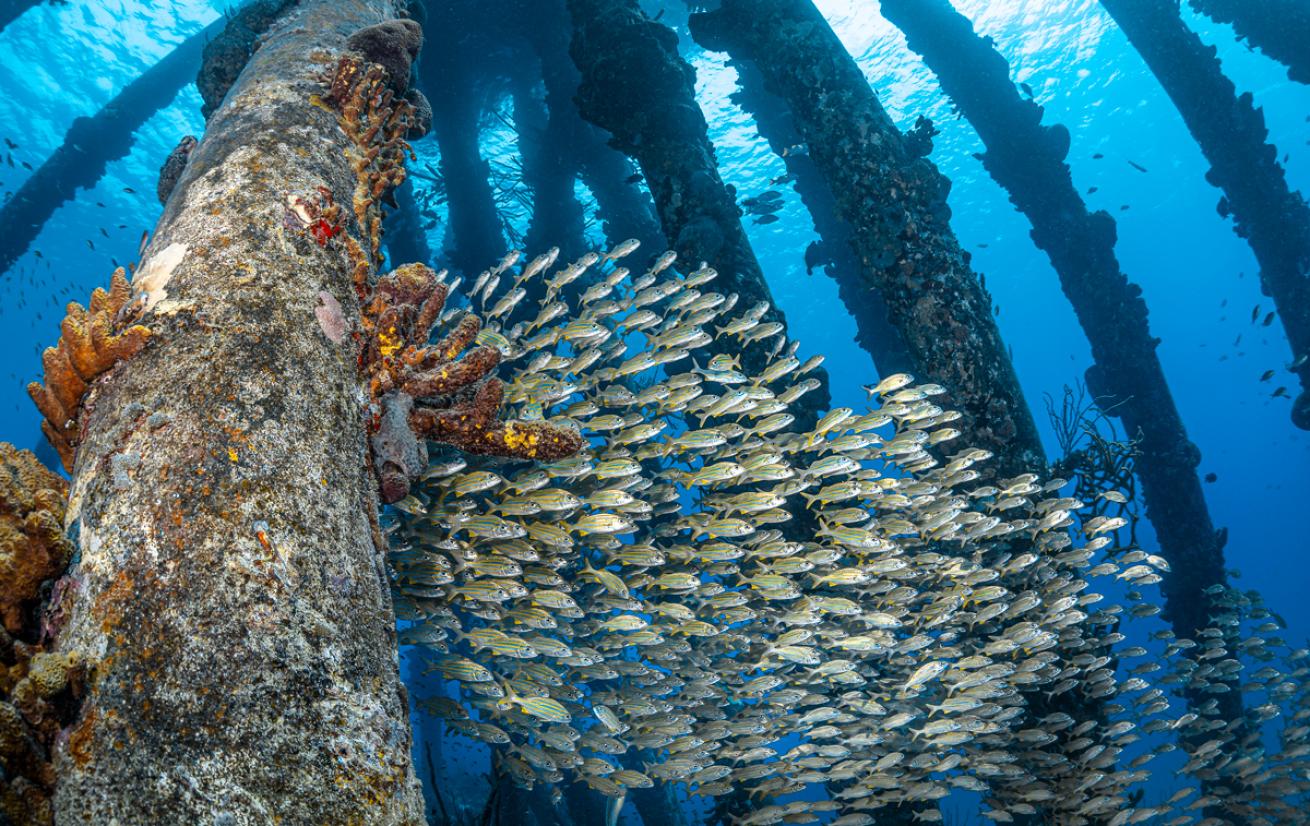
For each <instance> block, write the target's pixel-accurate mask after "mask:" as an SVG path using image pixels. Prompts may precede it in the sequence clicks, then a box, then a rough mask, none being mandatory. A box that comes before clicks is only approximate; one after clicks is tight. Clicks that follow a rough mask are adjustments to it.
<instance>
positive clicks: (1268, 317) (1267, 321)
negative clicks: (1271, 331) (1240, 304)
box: [1260, 310, 1276, 327]
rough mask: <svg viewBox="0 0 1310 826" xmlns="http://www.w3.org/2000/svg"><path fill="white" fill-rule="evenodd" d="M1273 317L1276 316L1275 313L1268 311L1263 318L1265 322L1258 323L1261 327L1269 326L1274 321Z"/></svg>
mask: <svg viewBox="0 0 1310 826" xmlns="http://www.w3.org/2000/svg"><path fill="white" fill-rule="evenodd" d="M1275 315H1276V313H1275V312H1274V311H1273V310H1270V311H1269V314H1268V315H1266V316H1265V320H1264V321H1262V322H1260V326H1261V327H1268V326H1269V325H1270V324H1272V323H1273V321H1274V316H1275Z"/></svg>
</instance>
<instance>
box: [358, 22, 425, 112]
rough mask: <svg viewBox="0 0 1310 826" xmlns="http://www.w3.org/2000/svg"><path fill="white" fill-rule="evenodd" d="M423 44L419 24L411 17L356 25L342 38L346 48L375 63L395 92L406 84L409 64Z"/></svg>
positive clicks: (407, 83)
mask: <svg viewBox="0 0 1310 826" xmlns="http://www.w3.org/2000/svg"><path fill="white" fill-rule="evenodd" d="M422 46H423V27H422V26H420V25H419V24H418V23H417V22H415V21H413V20H404V19H402V20H387V21H384V22H382V23H379V24H377V25H376V26H369V27H368V28H364V29H360V30H359V31H357V32H355V33H354V34H352V35H351V36H350V37H349V38H348V39H347V40H346V48H347V49H350V50H351V51H353V52H359V53H360V54H362V55H364V57H365V58H367V59H368V61H369V62H371V63H377V64H379V65H380V66H381V67H382V68H383V69H385V70H386V73H387V81H388V83H389V85H390V86H391V88H392V89H394V90H395V92H396V94H398V95H403V94H404V93H405V91H406V89H408V88H409V74H410V67H411V66H413V65H414V60H415V58H417V57H418V52H419V49H420V48H422Z"/></svg>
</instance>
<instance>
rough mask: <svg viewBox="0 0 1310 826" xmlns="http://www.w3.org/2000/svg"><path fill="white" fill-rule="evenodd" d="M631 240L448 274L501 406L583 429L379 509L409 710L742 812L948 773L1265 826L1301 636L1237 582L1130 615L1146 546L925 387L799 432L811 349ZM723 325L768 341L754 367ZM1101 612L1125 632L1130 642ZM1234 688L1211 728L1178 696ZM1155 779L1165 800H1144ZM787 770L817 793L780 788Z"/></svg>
mask: <svg viewBox="0 0 1310 826" xmlns="http://www.w3.org/2000/svg"><path fill="white" fill-rule="evenodd" d="M636 246H637V245H636V242H635V241H633V242H625V243H623V244H620V245H618V246H617V247H616V248H615V249H613V250H611V251H609V252H608V253H604V254H598V253H588V254H587V255H585V256H583V257H582V258H581V259H580V260H578V261H576V262H573V263H571V264H568V265H567V266H564V267H562V268H560V269H558V270H557V271H555V272H554V273H549V272H548V271H550V270H551V268H552V267H553V266H554V265H555V258H556V256H557V251H554V250H552V251H551V252H548V253H546V254H544V255H542V256H539V257H537V258H535V259H533V260H531V261H529V262H528V263H526V264H524V265H519V258H520V256H519V254H518V253H511V254H509V255H508V256H506V258H505V259H504V260H503V261H501V262H500V264H499V265H498V266H497V267H495V268H493V269H490V270H487V271H485V272H484V273H482V275H481V276H480V277H478V278H477V279H476V280H475V282H474V283H473V284H472V285H471V286H472V289H471V290H470V291H469V292H468V295H469V298H470V306H469V308H468V310H467V311H473V309H474V308H477V309H478V311H479V314H480V315H481V316H482V318H483V319H484V321H485V322H486V326H485V327H484V329H483V330H482V332H481V334H480V335H479V343H481V344H488V345H492V346H495V347H498V348H499V349H500V350H501V351H502V353H503V355H504V365H505V368H506V380H507V389H506V406H507V407H508V408H509V410H508V411H507V415H513V416H516V417H518V418H523V419H534V418H538V419H540V418H544V419H548V420H550V421H552V422H554V423H556V424H562V425H572V426H574V427H576V428H578V429H579V430H580V431H581V432H582V433H583V434H584V435H585V436H586V437H587V438H588V440H589V443H590V447H589V448H588V449H586V450H585V451H584V452H583V453H581V454H579V455H577V456H574V457H572V458H570V459H567V460H565V461H562V462H558V463H556V464H548V465H534V464H530V463H525V462H507V461H505V460H497V459H494V458H487V457H472V456H462V455H459V454H454V453H451V452H449V451H447V452H444V453H443V452H440V451H439V450H434V451H433V454H432V455H433V460H432V464H431V466H430V467H429V469H428V471H427V473H426V475H425V477H424V478H423V479H422V480H421V482H420V483H419V484H418V485H416V487H415V492H414V493H413V494H412V495H411V496H409V497H407V498H406V499H404V500H402V501H401V502H399V503H397V505H396V512H395V513H394V514H393V515H392V519H391V521H390V522H389V524H388V526H387V529H388V532H389V535H390V541H391V545H392V549H393V550H392V553H391V557H390V562H391V568H392V576H393V584H394V587H395V592H396V606H397V615H398V617H399V618H400V619H401V620H402V629H401V631H400V643H401V644H402V645H416V646H422V647H425V648H427V649H428V650H429V651H430V652H431V653H432V655H433V656H434V657H435V660H434V662H435V664H436V665H435V667H436V669H437V670H438V671H439V673H440V675H441V676H442V677H443V678H445V679H446V680H450V681H453V682H454V684H455V685H457V691H455V692H453V696H452V697H447V698H440V697H439V698H432V699H428V700H426V701H424V703H423V707H424V708H425V709H426V710H427V711H429V712H432V713H434V714H437V715H440V716H441V717H443V718H445V720H446V722H447V724H448V725H449V727H450V728H451V729H452V730H454V731H455V732H458V733H460V734H463V735H466V736H468V737H470V738H474V739H477V740H480V741H483V742H486V743H488V744H491V745H492V746H493V748H496V749H498V750H499V759H500V760H501V761H502V763H501V764H502V766H503V767H504V769H505V770H506V771H508V772H509V773H510V774H511V775H512V776H513V778H514V779H515V781H516V782H518V783H520V784H522V785H525V786H531V785H533V784H535V783H546V784H550V785H551V786H552V787H553V788H556V789H558V788H559V786H560V784H562V783H564V782H566V781H581V782H584V783H586V784H587V785H589V786H590V787H591V788H593V789H595V790H596V791H598V792H599V793H601V794H603V795H606V796H607V797H609V798H611V800H613V801H617V802H619V803H620V804H621V802H622V800H623V798H624V796H625V795H626V793H627V792H628V790H630V789H633V788H642V787H648V786H650V785H652V784H655V783H673V784H678V785H679V786H680V787H681V788H682V789H685V790H686V792H687V793H689V794H693V795H705V796H719V795H727V794H729V793H732V794H736V795H739V796H744V797H745V798H746V800H747V802H748V805H747V807H746V813H745V814H742V815H740V816H739V819H738V823H739V824H741V826H764V824H773V823H808V822H817V821H818V820H819V819H821V818H822V819H824V820H826V821H829V822H832V823H834V824H837V826H859V825H860V824H871V823H874V822H875V820H876V818H877V817H878V816H879V813H880V812H884V811H887V809H886V808H884V807H910V808H911V809H912V811H913V817H914V819H916V820H922V821H929V822H932V821H939V820H941V819H942V814H941V811H940V809H939V808H938V807H937V806H936V802H937V801H939V800H941V799H942V798H944V797H946V796H947V795H948V794H950V793H951V792H952V790H955V789H964V790H971V791H975V792H978V793H980V794H981V797H982V799H983V800H984V811H983V813H982V814H983V816H984V817H986V818H988V819H990V820H992V821H995V822H1011V821H1014V820H1016V819H1019V818H1023V817H1024V816H1039V817H1041V818H1042V819H1041V820H1040V821H1037V822H1048V823H1059V824H1091V823H1104V824H1110V826H1124V824H1136V823H1145V822H1151V823H1161V824H1165V823H1167V824H1169V826H1183V824H1189V823H1191V824H1200V825H1201V826H1220V824H1225V823H1232V824H1238V823H1251V824H1266V823H1267V824H1276V823H1288V822H1296V818H1297V817H1299V816H1300V814H1301V811H1302V810H1301V809H1300V808H1299V807H1300V806H1302V805H1304V803H1305V801H1306V797H1307V793H1308V791H1310V690H1308V689H1307V685H1308V683H1307V680H1306V676H1307V675H1308V674H1310V652H1307V651H1306V650H1305V649H1296V648H1294V647H1293V646H1292V645H1290V644H1289V643H1288V642H1286V641H1285V640H1283V639H1281V638H1280V637H1279V636H1278V631H1279V624H1278V623H1277V622H1275V621H1273V620H1272V618H1271V617H1272V615H1271V612H1270V611H1269V610H1268V609H1266V608H1265V607H1263V606H1262V605H1261V604H1260V603H1259V600H1258V597H1257V596H1255V595H1253V594H1244V593H1241V592H1238V591H1236V590H1225V591H1224V592H1223V593H1215V594H1214V595H1213V596H1215V598H1216V599H1217V600H1219V601H1220V602H1221V604H1223V605H1224V606H1225V607H1226V609H1228V611H1227V613H1226V614H1224V615H1223V616H1221V617H1218V618H1216V625H1215V626H1214V627H1212V628H1207V629H1205V631H1204V632H1203V633H1202V634H1200V635H1198V637H1199V638H1198V639H1196V640H1183V639H1175V638H1174V637H1173V636H1172V634H1171V633H1170V632H1168V631H1167V630H1162V629H1163V626H1162V624H1160V622H1159V620H1157V619H1153V617H1154V616H1155V615H1156V614H1157V613H1158V612H1159V609H1158V607H1157V606H1156V605H1155V604H1154V603H1153V602H1152V596H1153V594H1158V590H1157V589H1155V588H1154V587H1153V586H1154V585H1156V583H1158V582H1160V581H1161V576H1162V574H1164V573H1165V572H1166V571H1167V570H1168V565H1167V563H1166V562H1165V561H1164V560H1163V559H1161V558H1159V557H1157V556H1154V555H1151V554H1148V553H1146V552H1144V551H1143V550H1141V549H1138V548H1135V547H1130V548H1124V547H1121V546H1120V545H1118V544H1117V542H1116V539H1115V536H1116V532H1117V531H1119V530H1120V529H1121V528H1123V527H1124V525H1125V517H1124V516H1123V515H1116V509H1117V508H1119V507H1120V506H1121V505H1123V504H1124V503H1125V496H1124V495H1123V494H1122V493H1121V492H1119V491H1115V490H1106V491H1103V492H1101V494H1100V495H1099V497H1098V498H1097V500H1096V501H1092V502H1085V501H1080V500H1079V499H1076V498H1073V497H1071V496H1069V495H1067V494H1064V495H1062V490H1065V489H1067V488H1068V487H1070V486H1071V485H1070V483H1069V482H1067V481H1066V480H1063V479H1047V480H1044V479H1041V478H1039V477H1038V476H1036V475H1034V474H1025V475H1022V476H1018V477H1015V478H1006V479H995V478H990V477H989V474H988V473H987V472H986V468H987V460H988V458H989V454H988V453H987V452H986V451H982V450H978V449H971V448H969V447H967V446H965V447H956V442H957V437H959V436H960V433H959V431H957V430H956V429H955V428H954V427H952V423H953V422H954V421H955V420H956V419H957V418H958V416H957V414H955V413H954V412H953V411H950V410H947V409H943V407H941V406H940V405H939V403H938V402H939V401H941V399H942V397H943V396H944V395H945V393H946V390H945V388H942V387H940V386H935V385H931V384H915V383H914V381H913V379H912V378H911V377H910V376H908V375H904V374H899V375H894V376H888V377H886V378H884V379H882V381H880V382H879V383H878V384H876V385H874V386H871V387H868V388H866V389H867V391H868V395H869V407H868V408H867V409H865V410H853V409H850V408H838V409H836V410H832V411H830V412H827V413H826V414H824V415H822V416H821V417H820V418H819V419H818V421H817V423H816V424H815V425H814V426H813V427H812V428H801V427H800V426H799V425H798V424H797V419H798V417H797V415H796V412H795V411H796V404H797V402H798V400H799V399H801V398H802V396H804V394H806V393H807V392H809V391H810V390H812V389H814V388H815V387H816V386H817V381H816V380H815V379H814V378H812V377H810V376H808V375H807V374H808V373H810V371H812V370H813V369H814V368H815V367H817V366H818V364H819V363H820V361H821V360H822V359H821V358H819V357H815V358H811V359H809V360H807V361H804V362H802V361H801V360H800V359H799V358H798V357H797V355H796V351H797V346H796V344H794V343H791V342H788V341H787V339H786V337H785V335H784V332H783V330H782V329H781V326H780V325H777V324H771V323H767V322H762V320H761V319H762V318H763V316H764V314H765V311H766V309H767V307H766V306H765V305H763V304H760V305H756V306H751V307H738V306H737V299H736V296H735V295H724V294H721V293H718V292H715V291H713V287H714V280H715V277H716V273H715V272H714V270H712V269H710V268H709V267H707V266H705V265H701V266H700V267H699V268H697V269H695V270H693V271H690V272H688V273H686V274H685V275H684V274H681V273H679V272H677V271H676V270H675V269H674V268H673V266H672V265H673V264H674V261H675V256H674V254H673V253H665V254H663V255H661V256H659V257H658V258H657V259H656V260H655V261H654V263H653V265H652V266H651V267H650V268H649V269H647V270H645V271H644V272H642V273H641V274H640V275H633V274H632V273H630V272H629V271H628V270H627V269H626V268H625V267H624V266H623V263H624V260H625V258H626V257H627V256H629V254H631V253H632V252H634V250H635V249H636ZM452 292H453V289H452ZM461 312H465V310H458V309H450V310H448V311H447V315H448V317H447V318H446V319H445V321H446V322H447V323H450V322H451V321H453V319H454V316H455V315H456V314H458V313H461ZM511 321H512V322H513V323H512V324H511V323H510V322H511ZM746 346H756V347H764V348H766V350H767V352H768V353H769V355H770V358H769V360H768V362H767V364H768V366H767V367H766V368H764V369H763V370H762V371H761V373H760V374H758V375H750V374H747V373H746V372H743V370H742V368H741V367H740V363H739V361H738V360H737V359H736V358H734V357H733V356H732V355H731V353H732V352H733V351H734V350H739V349H741V348H743V347H746ZM712 353H717V354H714V355H711V354H712ZM1102 591H1109V592H1113V593H1114V594H1115V596H1116V598H1115V599H1112V598H1110V597H1109V596H1106V595H1104V594H1103V593H1101V592H1102ZM1131 623H1154V625H1145V626H1142V627H1143V628H1144V629H1156V630H1153V631H1151V632H1150V634H1149V637H1150V640H1151V642H1152V646H1153V647H1151V648H1148V647H1146V646H1138V645H1135V646H1129V645H1127V643H1126V640H1127V637H1128V636H1129V635H1126V634H1125V633H1124V631H1125V630H1126V629H1127V627H1128V626H1129V624H1131ZM1132 636H1134V639H1146V638H1147V636H1148V634H1147V633H1146V631H1145V630H1144V631H1143V632H1142V633H1139V634H1135V635H1132ZM1257 666H1258V669H1257V668H1256V667H1257ZM1253 669H1254V670H1253ZM1184 690H1185V691H1186V692H1188V696H1189V698H1191V700H1192V702H1191V706H1190V707H1189V706H1188V705H1187V703H1185V702H1184V700H1183V699H1182V697H1181V693H1182V692H1183V691H1184ZM1234 690H1235V691H1240V692H1241V693H1242V695H1243V698H1244V700H1245V703H1246V705H1245V709H1246V711H1245V714H1244V716H1243V717H1241V718H1240V719H1236V720H1230V719H1223V718H1222V717H1221V715H1220V714H1219V713H1218V711H1217V709H1216V707H1215V701H1214V700H1213V699H1211V700H1209V701H1208V702H1203V701H1201V700H1198V699H1196V698H1204V697H1206V696H1208V695H1211V694H1212V695H1216V696H1217V695H1218V694H1220V693H1223V692H1228V691H1234ZM1271 727H1276V728H1271ZM638 750H640V751H641V753H642V754H643V755H654V758H648V759H647V761H646V762H645V763H644V764H641V763H637V762H635V761H634V760H633V759H631V757H632V755H634V754H635V753H636V752H637V751H638ZM1171 752H1174V754H1173V755H1172V756H1169V757H1166V755H1170V753H1171ZM1153 761H1154V762H1155V765H1154V766H1153V765H1152V763H1153ZM1167 761H1172V762H1167ZM1157 766H1159V767H1161V768H1158V769H1157V768H1156V767H1157ZM1166 766H1167V769H1166V768H1165V767H1166ZM1152 770H1160V771H1165V770H1168V771H1171V772H1175V773H1179V776H1180V778H1181V780H1180V783H1182V786H1181V788H1180V789H1179V792H1178V794H1175V795H1174V796H1173V798H1172V799H1167V800H1147V799H1144V797H1143V795H1142V794H1141V793H1140V787H1141V786H1142V784H1143V783H1144V782H1145V781H1146V779H1147V778H1148V777H1149V772H1150V771H1152ZM815 784H818V785H822V786H823V787H825V788H826V790H827V795H826V797H827V799H826V800H823V801H820V802H814V801H813V800H809V801H793V802H785V801H786V797H787V796H788V795H789V794H791V793H793V792H797V791H799V790H801V789H803V788H805V787H807V786H811V785H815ZM1029 822H1034V821H1031V820H1030V821H1029Z"/></svg>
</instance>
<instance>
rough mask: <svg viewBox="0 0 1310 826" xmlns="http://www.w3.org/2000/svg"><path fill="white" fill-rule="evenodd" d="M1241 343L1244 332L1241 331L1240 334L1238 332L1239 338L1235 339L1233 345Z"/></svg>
mask: <svg viewBox="0 0 1310 826" xmlns="http://www.w3.org/2000/svg"><path fill="white" fill-rule="evenodd" d="M1241 343H1242V334H1241V333H1238V334H1237V338H1235V339H1233V346H1234V347H1236V346H1237V345H1239V344H1241Z"/></svg>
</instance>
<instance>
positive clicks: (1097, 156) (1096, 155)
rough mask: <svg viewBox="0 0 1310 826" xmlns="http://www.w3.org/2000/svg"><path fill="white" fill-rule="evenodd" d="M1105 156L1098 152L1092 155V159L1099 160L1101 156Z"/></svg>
mask: <svg viewBox="0 0 1310 826" xmlns="http://www.w3.org/2000/svg"><path fill="white" fill-rule="evenodd" d="M1104 157H1105V156H1104V155H1102V154H1101V153H1100V152H1097V153H1096V154H1095V155H1093V156H1092V160H1094V161H1099V160H1100V159H1101V158H1104Z"/></svg>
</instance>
